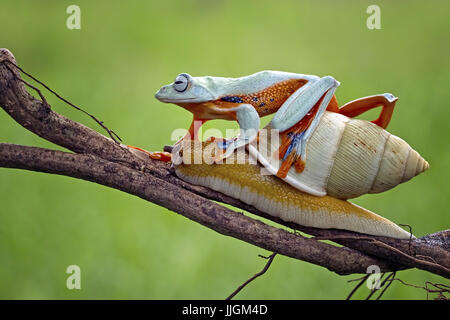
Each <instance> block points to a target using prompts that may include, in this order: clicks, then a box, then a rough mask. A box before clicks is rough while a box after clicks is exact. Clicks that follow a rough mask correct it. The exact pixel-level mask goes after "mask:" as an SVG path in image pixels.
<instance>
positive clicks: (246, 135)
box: [213, 104, 260, 162]
mask: <svg viewBox="0 0 450 320" xmlns="http://www.w3.org/2000/svg"><path fill="white" fill-rule="evenodd" d="M230 111H235V112H236V118H237V121H238V123H239V129H240V133H239V136H237V137H236V138H232V139H224V140H222V141H219V142H217V146H218V148H217V150H219V151H218V153H217V154H216V155H215V156H214V158H213V160H214V162H220V161H222V160H223V159H226V158H228V157H229V156H231V155H232V154H233V152H234V150H236V149H238V148H240V147H243V146H245V145H247V144H249V143H251V142H253V140H255V139H256V137H257V136H258V130H259V124H260V119H259V115H258V112H257V111H256V110H255V108H254V107H253V106H252V105H250V104H241V105H239V106H238V107H236V108H232V109H230Z"/></svg>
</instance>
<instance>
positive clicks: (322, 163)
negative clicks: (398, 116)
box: [249, 112, 429, 199]
mask: <svg viewBox="0 0 450 320" xmlns="http://www.w3.org/2000/svg"><path fill="white" fill-rule="evenodd" d="M266 128H269V129H270V124H269V125H268V126H267V127H266ZM266 132H267V131H266ZM278 146H279V141H278V139H272V138H271V135H270V134H268V135H267V143H261V138H260V143H259V145H258V146H255V145H250V146H249V152H250V154H252V155H253V156H255V157H257V158H258V161H259V162H260V163H261V164H262V165H263V166H264V167H266V169H268V171H269V172H271V173H272V174H276V172H277V171H278V169H279V168H280V165H281V161H280V160H278V158H277V157H274V156H273V151H274V150H277V149H278ZM428 167H429V165H428V162H427V161H425V160H424V159H423V158H422V157H421V156H420V155H419V154H418V153H417V152H416V151H415V150H414V149H412V148H411V147H410V145H409V144H408V143H406V142H405V141H404V140H402V139H400V138H399V137H397V136H395V135H392V134H390V133H389V132H387V131H386V130H384V129H383V128H381V127H379V126H377V125H375V124H373V123H371V122H369V121H365V120H358V119H352V118H348V117H346V116H343V115H341V114H338V113H334V112H325V114H324V115H323V116H322V119H321V120H320V122H319V125H318V127H317V128H316V130H315V131H314V133H313V134H312V136H311V138H310V139H309V141H308V143H307V146H306V165H305V169H304V171H303V172H302V173H298V172H297V171H296V170H295V168H294V167H292V168H291V169H290V170H289V172H288V175H287V177H286V178H285V179H283V180H285V181H286V182H287V183H289V184H291V185H292V186H294V187H296V188H297V189H299V190H301V191H304V192H307V193H310V194H312V195H316V196H324V195H329V196H332V197H335V198H339V199H351V198H355V197H358V196H361V195H363V194H366V193H379V192H383V191H386V190H389V189H391V188H393V187H395V186H397V185H398V184H400V183H402V182H405V181H408V180H410V179H411V178H413V177H414V176H416V175H418V174H419V173H421V172H423V171H425V170H427V169H428Z"/></svg>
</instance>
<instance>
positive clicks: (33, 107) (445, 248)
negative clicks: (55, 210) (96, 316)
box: [0, 49, 450, 278]
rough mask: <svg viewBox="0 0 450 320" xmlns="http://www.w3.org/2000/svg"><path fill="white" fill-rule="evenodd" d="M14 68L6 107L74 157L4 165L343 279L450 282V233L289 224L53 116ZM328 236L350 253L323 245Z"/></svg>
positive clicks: (20, 157) (16, 156)
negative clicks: (115, 197)
mask: <svg viewBox="0 0 450 320" xmlns="http://www.w3.org/2000/svg"><path fill="white" fill-rule="evenodd" d="M15 66H16V61H15V59H14V57H13V55H12V54H11V53H10V52H9V51H8V50H7V49H1V50H0V106H1V107H2V108H3V109H4V110H5V111H6V112H7V113H8V114H9V115H10V116H11V117H12V118H13V119H14V120H16V121H17V122H18V123H19V124H21V125H22V126H23V127H24V128H26V129H27V130H30V131H31V132H33V133H35V134H37V135H39V136H40V137H42V138H44V139H46V140H48V141H51V142H53V143H55V144H57V145H60V146H62V147H65V148H67V149H68V150H70V151H72V152H73V153H71V152H61V151H55V150H49V149H42V148H36V147H28V146H19V145H13V144H7V143H1V144H0V166H1V167H7V168H17V169H25V170H32V171H39V172H46V173H53V174H59V175H65V176H70V177H74V178H78V179H83V180H87V181H92V182H96V183H98V184H101V185H105V186H108V187H111V188H115V189H118V190H121V191H123V192H127V193H129V194H132V195H135V196H138V197H141V198H142V199H145V200H148V201H151V202H153V203H156V204H158V205H161V206H164V207H166V208H168V209H170V210H172V211H174V212H177V213H179V214H181V215H183V216H185V217H187V218H189V219H191V220H193V221H196V222H198V223H200V224H202V225H204V226H206V227H208V228H210V229H212V230H215V231H217V232H219V233H221V234H224V235H228V236H231V237H234V238H237V239H240V240H243V241H246V242H248V243H250V244H253V245H256V246H258V247H261V248H264V249H266V250H269V251H272V252H276V253H279V254H283V255H286V256H289V257H292V258H295V259H299V260H303V261H307V262H310V263H313V264H316V265H320V266H323V267H325V268H327V269H329V270H331V271H334V272H336V273H338V274H352V273H366V269H367V267H368V266H370V265H378V266H379V267H380V269H381V270H382V272H387V271H395V270H402V269H407V268H414V267H417V268H420V269H424V270H427V271H430V272H433V273H436V274H439V275H442V276H444V277H447V278H450V270H449V266H450V253H449V244H450V237H449V233H450V231H449V230H447V231H442V232H439V233H436V234H433V235H429V236H426V237H423V238H420V239H417V240H411V241H407V240H397V239H390V238H383V237H374V236H367V235H361V234H357V233H353V232H347V231H342V230H323V229H317V228H310V227H304V226H299V225H296V224H293V223H286V222H283V221H282V220H280V219H278V218H275V217H272V216H269V215H267V214H266V213H263V212H260V211H258V210H256V209H255V208H253V207H251V206H249V205H246V204H245V203H243V202H241V201H239V200H237V199H233V198H231V197H228V196H226V195H223V194H221V193H218V192H216V191H213V190H210V189H208V188H204V187H200V186H195V185H191V184H189V183H187V182H185V181H182V180H180V179H178V178H177V177H176V176H174V175H173V174H172V173H171V170H170V167H169V165H167V164H165V163H163V162H159V161H154V160H151V159H148V157H146V156H145V155H144V154H142V153H139V152H137V151H134V150H133V151H132V150H131V149H129V148H127V147H126V146H124V145H121V144H119V143H117V142H115V141H114V140H112V139H110V138H107V137H105V136H103V135H101V134H99V133H97V132H96V131H94V130H92V129H90V128H88V127H86V126H84V125H82V124H80V123H77V122H75V121H72V120H70V119H68V118H66V117H64V116H62V115H60V114H58V113H56V112H54V111H53V110H51V107H50V105H49V104H48V103H47V102H46V101H45V100H44V99H45V98H44V97H43V95H42V93H41V92H40V91H39V92H38V93H39V96H40V97H41V99H43V101H41V100H38V99H36V98H34V97H33V96H31V95H30V94H29V93H28V92H27V90H26V88H25V85H27V83H26V82H24V81H23V80H22V79H21V76H20V73H19V70H18V69H17V68H16V67H15ZM32 89H35V90H38V89H37V88H34V87H32ZM108 130H109V129H108ZM108 132H110V131H108ZM210 200H216V201H220V202H223V203H227V204H231V205H233V206H235V207H237V208H241V209H243V210H247V211H249V212H251V213H254V214H256V215H258V216H261V217H264V218H267V219H270V220H272V221H275V222H278V223H280V224H282V225H284V226H287V227H289V228H292V229H294V230H301V231H303V232H306V233H309V234H311V235H314V236H317V237H319V238H307V237H303V236H301V235H298V234H297V233H295V232H294V233H292V232H288V231H286V230H284V229H280V228H277V227H273V226H270V225H268V224H266V223H264V222H262V221H259V220H256V219H253V218H250V217H248V216H245V215H243V214H241V213H237V212H235V211H233V210H230V209H227V208H225V207H223V206H221V205H219V204H217V203H215V202H213V201H210ZM325 238H327V239H331V240H333V241H334V242H336V243H340V244H342V245H344V247H337V246H334V245H332V244H329V243H324V242H322V241H319V240H320V239H325ZM355 239H356V240H357V241H355Z"/></svg>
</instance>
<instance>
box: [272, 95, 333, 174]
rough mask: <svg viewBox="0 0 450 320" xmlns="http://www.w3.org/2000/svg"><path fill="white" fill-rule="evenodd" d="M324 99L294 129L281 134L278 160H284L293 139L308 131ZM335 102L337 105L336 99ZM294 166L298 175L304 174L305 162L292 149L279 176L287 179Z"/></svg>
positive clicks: (277, 152) (279, 170)
mask: <svg viewBox="0 0 450 320" xmlns="http://www.w3.org/2000/svg"><path fill="white" fill-rule="evenodd" d="M323 98H324V96H322V98H320V100H319V101H317V103H316V104H315V105H314V107H313V108H312V109H311V110H310V111H309V112H308V113H307V114H306V116H305V117H303V118H302V119H301V120H300V121H299V122H298V123H297V124H296V125H295V126H294V127H292V128H290V129H289V130H287V131H286V132H283V133H282V134H281V145H280V147H279V149H278V151H276V154H278V159H283V158H284V157H285V156H286V152H287V150H288V149H289V146H290V145H291V144H292V142H293V137H294V136H295V135H297V134H300V133H302V132H304V131H305V130H306V129H308V127H309V126H310V124H311V122H312V121H313V119H314V117H315V116H316V113H317V111H318V110H319V106H320V104H321V103H322V100H323ZM334 100H335V103H337V101H336V99H334ZM293 164H294V167H295V170H296V171H297V172H298V173H301V172H303V170H304V169H305V161H304V160H303V159H302V158H301V157H300V156H297V152H296V150H295V149H292V150H291V151H290V153H289V155H288V156H287V157H286V159H284V160H283V162H282V164H281V166H280V169H278V172H277V176H278V177H280V178H286V176H287V173H288V171H289V169H290V168H291V166H292V165H293Z"/></svg>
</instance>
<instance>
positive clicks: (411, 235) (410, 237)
mask: <svg viewBox="0 0 450 320" xmlns="http://www.w3.org/2000/svg"><path fill="white" fill-rule="evenodd" d="M398 225H399V226H402V227H407V228H408V229H409V242H408V252H409V255H411V256H412V255H413V254H412V253H411V242H412V240H413V239H412V237H413V233H412V227H411V226H410V225H409V224H402V223H399V224H398Z"/></svg>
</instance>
